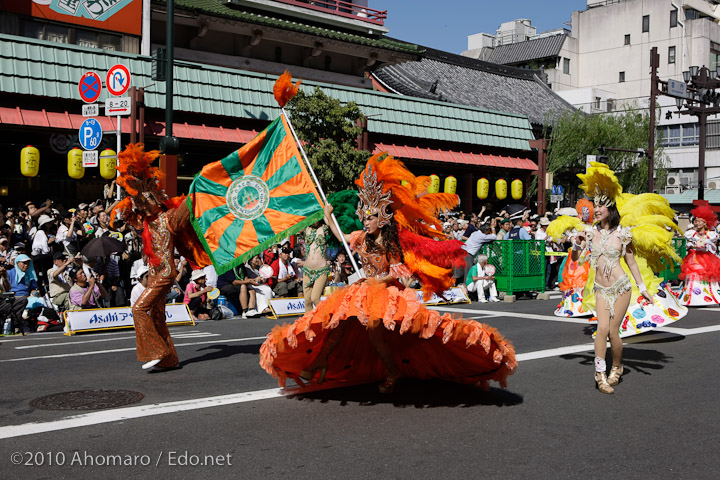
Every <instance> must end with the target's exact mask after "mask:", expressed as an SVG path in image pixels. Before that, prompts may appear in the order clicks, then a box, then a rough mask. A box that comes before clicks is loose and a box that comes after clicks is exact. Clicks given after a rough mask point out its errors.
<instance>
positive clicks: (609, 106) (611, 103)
mask: <svg viewBox="0 0 720 480" xmlns="http://www.w3.org/2000/svg"><path fill="white" fill-rule="evenodd" d="M613 110H615V100H613V99H612V98H608V99H607V111H608V112H612V111H613Z"/></svg>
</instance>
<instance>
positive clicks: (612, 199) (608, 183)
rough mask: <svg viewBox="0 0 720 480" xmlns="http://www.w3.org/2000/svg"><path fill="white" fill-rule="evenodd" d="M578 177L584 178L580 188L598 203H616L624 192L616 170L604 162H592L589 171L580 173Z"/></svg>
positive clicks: (608, 204) (606, 204)
mask: <svg viewBox="0 0 720 480" xmlns="http://www.w3.org/2000/svg"><path fill="white" fill-rule="evenodd" d="M578 178H580V180H582V183H581V184H580V188H581V189H582V190H583V191H584V192H585V193H586V194H587V196H588V197H591V198H593V199H594V201H595V204H596V205H604V206H606V207H609V206H611V205H615V204H616V203H617V202H618V200H619V197H620V195H621V194H622V187H621V186H620V183H618V179H617V177H616V176H615V172H613V171H612V170H611V169H610V167H608V166H607V165H606V164H604V163H600V162H590V166H589V167H588V169H587V172H586V173H579V174H578Z"/></svg>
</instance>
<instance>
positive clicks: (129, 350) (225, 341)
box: [0, 336, 267, 363]
mask: <svg viewBox="0 0 720 480" xmlns="http://www.w3.org/2000/svg"><path fill="white" fill-rule="evenodd" d="M266 338H267V336H263V337H247V338H228V339H218V340H208V341H206V342H192V343H176V344H175V346H176V347H190V346H193V345H206V344H208V343H227V342H244V341H248V340H265V339H266ZM134 351H135V347H130V348H113V349H111V350H95V351H92V352H76V353H61V354H56V355H41V356H38V357H22V358H7V359H5V360H0V363H4V362H21V361H23V360H42V359H47V358H65V357H84V356H87V355H99V354H103V353H118V352H134Z"/></svg>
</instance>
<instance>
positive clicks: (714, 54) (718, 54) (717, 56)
mask: <svg viewBox="0 0 720 480" xmlns="http://www.w3.org/2000/svg"><path fill="white" fill-rule="evenodd" d="M718 67H720V51H718V50H715V49H714V48H712V47H711V48H710V71H711V72H712V71H715V72H717V68H718Z"/></svg>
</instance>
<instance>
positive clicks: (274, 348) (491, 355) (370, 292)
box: [260, 279, 517, 388]
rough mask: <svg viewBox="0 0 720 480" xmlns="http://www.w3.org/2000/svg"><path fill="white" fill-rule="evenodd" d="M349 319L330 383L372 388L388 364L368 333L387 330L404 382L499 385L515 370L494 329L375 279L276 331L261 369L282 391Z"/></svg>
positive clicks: (263, 350)
mask: <svg viewBox="0 0 720 480" xmlns="http://www.w3.org/2000/svg"><path fill="white" fill-rule="evenodd" d="M341 322H349V324H346V325H345V326H344V327H345V328H344V333H343V334H342V337H341V339H340V341H339V343H338V344H337V346H336V347H335V348H334V350H333V351H332V352H331V353H330V355H329V357H328V369H327V373H326V377H325V381H326V382H332V381H341V382H352V383H371V382H377V381H381V380H383V379H384V378H385V375H386V371H385V367H384V365H383V363H382V361H381V359H380V357H379V356H378V354H377V352H376V351H375V348H374V347H373V345H372V344H371V343H370V339H369V336H368V329H370V328H382V329H384V337H385V341H386V342H387V344H388V345H389V347H390V348H391V349H392V351H393V355H394V359H395V362H396V364H397V365H398V367H399V368H400V371H401V373H402V375H403V376H404V377H410V378H418V379H430V378H440V379H445V380H449V381H454V382H458V383H465V384H479V385H480V386H482V387H484V388H487V387H488V385H489V383H488V382H489V381H490V380H495V381H496V382H498V383H499V384H500V386H501V387H505V386H506V385H507V383H506V380H507V377H508V375H511V374H512V373H513V372H514V371H515V368H516V367H517V362H516V361H515V349H514V348H513V346H512V344H510V342H509V341H508V340H506V339H505V338H504V337H503V336H502V335H501V334H500V333H499V332H498V331H497V330H496V329H494V328H492V327H490V326H488V325H484V324H481V323H479V322H476V321H474V320H463V319H462V318H456V317H454V316H451V315H450V314H447V313H446V314H440V313H438V312H437V311H434V310H429V309H427V308H426V307H425V306H424V305H423V304H422V303H420V302H419V301H418V300H417V294H416V292H415V290H413V289H409V288H408V289H401V288H398V287H397V286H387V285H386V284H385V283H383V282H378V281H376V280H373V279H370V280H366V281H362V282H358V283H355V284H353V285H350V286H349V287H345V288H343V289H340V290H338V291H336V292H334V293H333V294H332V295H331V296H330V297H328V298H327V299H325V300H324V301H323V302H321V303H320V304H319V305H317V306H316V307H315V309H314V310H313V311H311V312H308V313H306V314H305V315H304V316H302V317H301V318H299V319H298V320H297V321H295V323H293V324H284V325H281V326H276V327H275V328H273V329H272V331H271V332H270V333H269V334H268V335H267V339H266V340H265V342H264V343H263V345H262V346H261V347H260V365H261V366H262V368H263V369H265V371H267V372H268V373H269V374H270V375H272V376H273V377H275V378H277V379H278V383H279V384H280V386H281V387H284V386H285V383H286V380H287V379H288V378H297V377H298V376H299V375H300V372H301V371H302V370H303V369H305V368H307V367H308V365H310V364H311V363H312V362H313V360H315V357H317V356H318V355H319V354H320V352H321V350H322V347H323V342H325V340H326V339H327V335H328V333H329V332H330V331H332V330H333V329H335V328H337V327H338V326H339V325H340V323H341Z"/></svg>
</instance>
